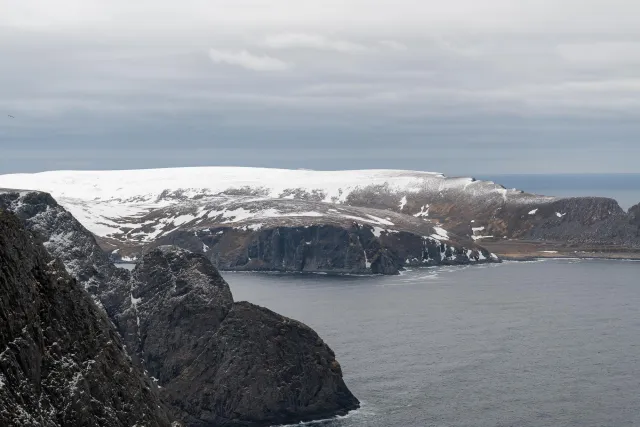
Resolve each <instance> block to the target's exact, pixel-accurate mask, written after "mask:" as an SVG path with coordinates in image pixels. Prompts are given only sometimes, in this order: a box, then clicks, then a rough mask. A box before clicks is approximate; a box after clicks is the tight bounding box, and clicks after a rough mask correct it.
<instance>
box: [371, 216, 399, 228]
mask: <svg viewBox="0 0 640 427" xmlns="http://www.w3.org/2000/svg"><path fill="white" fill-rule="evenodd" d="M367 216H368V217H369V218H371V219H372V220H374V221H377V222H378V224H383V225H391V226H393V225H395V224H394V223H393V222H391V221H389V220H387V219H383V218H380V217H377V216H374V215H369V214H367Z"/></svg>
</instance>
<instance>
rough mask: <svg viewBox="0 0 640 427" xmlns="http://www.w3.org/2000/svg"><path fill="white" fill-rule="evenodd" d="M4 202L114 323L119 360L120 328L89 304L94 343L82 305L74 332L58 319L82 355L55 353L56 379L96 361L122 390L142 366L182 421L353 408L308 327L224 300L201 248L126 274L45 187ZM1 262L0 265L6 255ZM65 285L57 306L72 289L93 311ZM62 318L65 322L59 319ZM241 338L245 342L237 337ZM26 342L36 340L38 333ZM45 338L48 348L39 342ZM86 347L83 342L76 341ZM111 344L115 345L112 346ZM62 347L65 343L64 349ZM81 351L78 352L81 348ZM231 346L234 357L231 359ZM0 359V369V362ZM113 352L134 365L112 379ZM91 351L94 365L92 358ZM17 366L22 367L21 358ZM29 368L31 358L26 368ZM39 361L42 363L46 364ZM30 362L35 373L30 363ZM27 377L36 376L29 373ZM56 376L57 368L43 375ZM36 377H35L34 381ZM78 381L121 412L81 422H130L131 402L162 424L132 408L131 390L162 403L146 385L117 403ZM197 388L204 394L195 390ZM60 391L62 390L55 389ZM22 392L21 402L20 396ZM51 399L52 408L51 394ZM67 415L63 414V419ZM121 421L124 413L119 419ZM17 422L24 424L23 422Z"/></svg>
mask: <svg viewBox="0 0 640 427" xmlns="http://www.w3.org/2000/svg"><path fill="white" fill-rule="evenodd" d="M2 208H5V209H10V210H13V211H15V212H16V213H17V214H18V215H19V216H20V219H21V220H22V221H23V223H24V225H26V226H27V228H29V230H31V231H32V233H33V235H34V236H35V237H34V238H33V242H43V243H44V245H45V246H46V248H47V250H49V252H51V253H52V254H53V255H55V256H56V257H59V258H60V259H61V260H63V261H64V266H66V269H67V270H68V271H69V273H71V275H72V276H74V277H75V278H76V279H77V280H78V283H79V284H82V285H84V287H85V288H86V289H87V290H88V291H89V292H90V293H92V296H93V298H94V300H95V301H96V302H97V303H99V304H101V307H102V308H103V309H104V311H105V313H107V314H108V315H109V316H110V318H111V320H112V321H113V322H114V324H115V325H116V326H117V329H118V332H120V334H121V336H122V337H123V338H122V340H123V341H124V344H126V348H127V349H128V350H129V352H130V356H131V357H132V360H133V361H130V360H128V359H127V358H126V356H125V353H124V351H123V348H124V347H123V346H122V345H121V344H120V337H119V336H118V335H117V333H116V332H115V329H114V328H113V327H111V326H109V325H110V324H109V321H108V319H107V317H106V315H105V314H104V313H102V314H100V313H98V316H99V318H100V319H101V322H103V323H104V324H102V323H100V325H98V326H96V325H93V323H90V324H91V325H93V330H94V332H96V334H98V337H97V338H94V339H93V341H91V340H87V339H85V338H82V339H81V337H80V335H78V334H81V333H83V331H85V329H86V328H88V327H89V326H87V327H85V326H84V325H85V324H84V323H83V322H91V321H92V320H91V319H92V316H93V314H91V313H88V311H87V310H89V309H88V308H87V309H86V310H85V312H83V313H84V314H83V315H81V316H80V317H79V318H77V319H76V317H73V319H75V320H76V321H77V322H79V325H78V329H77V330H75V329H73V333H72V332H71V329H70V328H71V327H70V325H71V321H70V320H69V319H66V318H65V319H62V320H63V321H61V322H60V323H59V325H60V327H61V328H62V331H65V330H66V331H67V333H69V334H71V333H72V337H74V339H75V340H76V341H77V343H76V344H75V347H73V346H72V347H71V348H73V350H75V349H76V347H78V346H80V347H81V348H82V349H83V350H82V351H83V352H84V353H83V352H79V353H75V356H73V358H69V357H71V356H69V357H67V359H63V361H64V363H71V362H73V364H71V365H68V366H69V367H70V368H69V370H68V372H67V371H66V370H65V369H66V366H67V365H64V366H61V367H60V375H68V376H70V377H68V376H65V377H64V378H75V376H74V375H76V372H80V371H81V370H83V369H84V371H82V372H85V371H86V372H88V373H89V374H91V373H92V372H94V371H93V369H89V368H91V367H92V366H93V367H96V368H99V371H98V373H97V374H96V375H97V376H96V377H95V378H99V379H100V380H101V381H105V384H108V382H107V379H108V378H109V376H110V375H113V377H114V381H116V382H117V383H118V384H124V386H126V387H128V388H127V390H129V388H130V389H131V390H133V389H135V387H134V386H135V384H134V385H133V386H131V385H130V384H129V382H130V381H133V382H134V383H135V381H143V382H144V381H146V380H145V377H144V376H143V374H142V373H141V372H140V368H143V369H144V370H146V371H147V372H148V374H149V375H150V376H152V377H154V378H153V379H154V380H155V381H156V382H157V383H158V385H160V386H161V387H163V388H162V389H161V397H164V399H162V400H163V401H164V402H168V403H170V404H171V405H172V409H171V410H172V411H173V412H174V413H175V414H176V415H177V417H176V418H177V419H183V418H184V419H185V420H187V421H188V422H189V424H190V425H225V424H226V425H234V424H236V425H266V424H269V423H271V422H285V421H286V422H297V421H301V420H309V419H314V418H316V417H329V416H332V415H337V414H344V413H346V412H347V411H349V410H350V409H354V408H356V407H357V406H358V401H357V399H355V397H353V395H351V393H350V392H349V391H348V389H347V387H346V385H345V384H344V382H343V381H342V375H341V372H340V369H339V365H338V362H337V361H335V356H334V355H333V353H332V352H331V350H330V349H329V348H328V347H327V346H326V345H325V344H324V343H323V342H322V340H321V339H320V338H319V337H318V336H317V334H315V332H313V331H312V330H311V329H309V328H308V327H306V326H304V325H302V324H300V323H298V322H295V321H293V320H289V319H286V318H284V317H282V316H279V315H277V314H275V313H271V312H269V311H268V310H265V309H261V308H259V307H255V306H251V305H247V304H233V298H232V296H231V292H230V290H229V286H228V285H227V283H226V282H225V281H224V280H223V279H222V277H221V276H220V274H219V273H218V272H217V270H216V269H215V268H214V266H213V265H212V264H211V262H210V261H209V260H208V259H207V258H206V257H204V256H203V255H201V254H194V253H190V252H189V251H186V250H181V249H177V248H166V247H163V248H157V249H154V250H150V251H149V252H148V253H147V255H146V256H145V257H144V259H143V260H142V261H141V262H140V263H139V265H138V266H137V268H136V270H135V271H134V273H133V274H132V275H129V273H128V272H125V271H123V270H121V269H118V268H116V267H115V266H113V264H112V263H111V262H110V261H109V259H108V257H107V255H106V254H105V253H104V252H103V251H101V250H100V249H99V248H98V246H97V243H96V241H95V239H94V237H93V235H92V234H91V233H90V232H89V231H87V230H86V229H85V228H84V227H82V226H81V225H80V224H79V223H78V221H76V219H75V218H74V217H73V216H72V215H70V214H69V213H68V212H67V211H66V210H64V209H63V208H62V207H61V206H59V205H58V204H57V203H56V202H55V200H53V199H52V198H51V197H50V196H49V195H47V194H45V193H39V192H24V191H5V192H0V209H2ZM33 244H35V243H33ZM42 251H43V250H41V252H42ZM24 253H28V252H24ZM45 255H46V254H45ZM43 256H44V255H43ZM47 260H48V258H47ZM43 262H44V261H43ZM47 262H49V261H47ZM45 264H46V263H45ZM1 265H3V266H4V265H5V262H4V260H2V264H1ZM51 265H55V266H56V267H55V268H57V270H58V271H59V272H60V274H65V273H64V266H63V265H62V264H54V263H52V264H51ZM3 273H4V271H3ZM65 277H66V279H65V280H68V281H71V282H73V280H72V279H71V278H69V277H68V276H66V274H65ZM65 283H66V282H65ZM73 283H74V285H75V282H73ZM74 289H75V288H74ZM51 292H54V291H51ZM74 292H76V293H79V294H81V295H82V296H83V298H84V302H81V303H78V301H76V299H77V295H75V294H73V295H67V294H65V293H64V292H62V291H61V290H59V289H57V288H56V289H55V292H54V295H53V296H55V298H56V301H60V302H61V303H63V302H64V301H66V299H67V298H69V299H71V300H72V301H73V302H74V305H78V306H79V307H80V308H82V307H84V305H86V304H89V305H90V306H91V307H93V310H94V311H96V310H98V308H97V307H96V306H95V305H93V304H92V303H91V301H90V300H89V299H90V297H89V296H88V295H87V293H86V292H85V291H84V290H82V289H81V288H79V287H77V289H75V291H74ZM7 295H11V294H9V293H7ZM10 298H12V299H11V300H9V302H8V303H7V304H10V305H12V304H14V303H15V298H13V297H10ZM83 304H84V305H83ZM36 307H38V306H37V305H36ZM25 310H26V308H25ZM35 310H36V311H37V310H38V308H35ZM6 313H7V312H5V311H4V306H0V319H2V320H4V318H8V317H3V316H9V315H8V314H6ZM68 320H69V323H65V322H67V321H68ZM20 325H22V323H21V324H19V325H17V326H16V327H15V328H18V329H19V327H21V326H20ZM274 325H275V326H274ZM101 327H107V328H108V331H102V332H101V329H100V328H101ZM15 328H14V329H15ZM65 328H66V329H65ZM236 328H238V329H236ZM12 330H13V329H12ZM54 330H55V328H54ZM1 331H2V329H1V328H0V345H4V344H5V341H3V340H4V339H5V338H4V335H1V333H2V332H1ZM287 331H288V332H287ZM61 333H62V332H61ZM238 334H240V335H238ZM240 336H242V337H246V338H247V340H248V341H247V342H244V339H243V340H239V339H237V338H238V337H240ZM13 337H14V335H7V340H8V341H7V342H9V341H11V340H14V339H15V338H13ZM38 337H39V335H36V338H38ZM53 337H54V338H52V339H54V340H56V341H60V339H58V338H57V337H58V335H53ZM272 338H273V341H272ZM38 339H40V338H38ZM96 340H97V341H96ZM33 341H34V342H36V343H38V342H39V341H38V340H37V339H33ZM40 341H42V340H41V339H40ZM85 341H86V342H85ZM78 343H79V344H78ZM249 343H250V345H249ZM49 344H50V346H51V347H52V349H53V350H48V349H47V347H46V346H48V345H49ZM44 345H45V347H42V348H44V350H43V351H44V353H45V354H46V353H47V352H50V353H52V354H58V353H59V352H58V350H57V348H58V346H62V344H61V343H58V344H54V343H50V342H48V341H45V344H44ZM87 346H89V347H90V348H89V349H88V350H86V349H84V348H85V347H87ZM98 346H104V347H105V348H106V350H105V352H104V354H103V353H100V354H99V355H94V354H93V353H91V351H93V350H94V349H95V348H96V347H98ZM110 346H115V347H116V348H115V349H113V350H111V347H110ZM69 348H70V347H69V346H66V347H65V346H62V350H64V351H66V350H68V349H69ZM107 350H108V351H107ZM70 351H71V350H70ZM118 352H119V353H118ZM85 353H86V354H87V357H84V356H83V355H84V354H85ZM113 353H116V354H115V355H114V354H113ZM3 354H4V353H3ZM267 354H277V355H278V358H275V357H269V358H264V356H265V355H267ZM239 355H242V357H236V356H239ZM76 356H77V357H76ZM1 357H2V356H0V368H3V367H4V365H3V359H2V358H1ZM21 357H22V356H21ZM119 357H124V358H125V362H126V363H127V366H126V372H131V374H130V376H131V378H121V377H120V375H119V374H117V373H116V370H119V369H120V365H121V361H120V359H119ZM36 359H37V357H36ZM45 359H46V358H45ZM45 359H43V360H45ZM21 360H22V359H21ZM69 360H70V361H71V362H69ZM91 360H95V361H96V362H90V361H91ZM16 363H18V365H20V366H23V365H25V363H23V362H16ZM14 364H15V363H14ZM31 365H32V364H31V362H29V363H27V364H26V365H25V366H27V367H28V366H31ZM76 365H77V369H76ZM105 365H113V366H112V368H113V369H111V370H110V369H109V368H110V367H109V366H105ZM43 366H44V365H43ZM87 366H89V368H87ZM25 369H27V368H25ZM38 369H39V370H40V372H45V370H44V369H45V368H41V367H40V368H38ZM47 369H48V368H47ZM224 369H228V373H229V375H231V374H232V373H233V374H232V375H231V376H225V375H226V374H225V371H224ZM263 370H264V372H262V371H263ZM27 371H28V372H31V373H32V368H28V369H27ZM47 372H48V371H47ZM117 372H120V371H117ZM194 373H198V374H197V376H195V377H194ZM257 373H260V375H259V378H258V377H256V375H257ZM89 374H87V375H89ZM98 374H100V375H103V376H100V375H98ZM2 375H4V374H2ZM25 375H26V374H25ZM28 375H31V376H30V378H31V377H33V375H32V374H28ZM54 377H55V375H54V376H52V378H54ZM7 378H8V377H7ZM12 378H13V377H12ZM89 378H90V379H93V378H94V377H89ZM0 380H2V384H11V387H12V388H13V386H14V384H15V382H11V383H9V382H8V380H6V379H5V378H4V377H0ZM256 380H259V381H256ZM289 380H291V381H289ZM12 381H13V380H12ZM87 381H89V380H87ZM254 382H255V383H256V384H259V387H260V388H259V390H260V393H261V396H260V397H258V396H257V395H256V394H255V390H252V389H250V388H248V384H253V383H254ZM33 384H43V383H42V381H41V382H37V381H36V380H34V381H33ZM82 384H84V383H82ZM146 386H147V385H145V386H144V387H146ZM2 387H3V386H0V396H3V395H2V393H3V388H2ZM38 387H39V386H38ZM87 387H89V389H90V390H89V391H91V393H94V389H96V390H97V391H95V393H98V394H96V395H95V396H98V397H96V400H100V399H102V398H104V399H106V401H107V403H106V404H105V407H106V408H109V406H108V405H109V402H114V403H113V404H112V406H113V407H114V408H117V409H114V411H115V412H114V413H115V414H116V415H114V416H116V417H118V416H119V417H120V418H118V419H117V420H116V419H115V418H113V417H111V418H109V417H108V416H107V415H105V416H104V419H105V420H107V421H104V423H103V421H101V420H98V421H96V422H95V423H94V422H93V421H92V420H91V419H90V420H89V421H88V422H87V423H85V424H84V425H114V426H119V425H133V424H135V422H131V423H128V420H129V419H133V418H131V417H132V415H131V414H129V415H127V411H129V410H131V411H137V412H135V414H137V415H139V416H140V417H145V416H146V417H147V418H138V419H140V420H146V421H145V422H144V423H143V424H140V425H149V426H151V425H163V424H162V423H161V422H160V421H162V422H164V421H165V420H158V421H154V419H153V417H152V415H149V416H147V415H146V414H149V411H147V410H146V409H145V408H146V407H141V408H140V407H138V406H136V405H138V402H139V400H140V399H146V400H145V401H146V403H148V404H149V408H156V407H157V406H158V405H160V403H159V402H158V398H157V396H155V394H153V393H154V391H153V387H151V388H150V389H147V388H144V387H143V389H142V391H140V395H139V396H138V395H135V396H129V394H127V392H123V393H124V394H122V395H123V396H124V397H125V398H127V399H128V400H127V401H126V402H124V403H122V404H121V403H120V402H119V401H118V400H117V398H116V397H113V396H112V395H111V394H108V393H107V394H99V393H102V391H100V389H99V388H97V386H95V385H93V383H91V382H90V383H89V386H87ZM36 388H37V387H36ZM110 390H111V389H110ZM195 390H201V391H203V393H204V394H203V395H200V394H199V393H198V392H196V391H195ZM145 393H146V394H145ZM149 393H150V394H149ZM24 396H29V399H30V398H31V396H32V395H31V394H28V393H27V394H24ZM33 396H35V395H33ZM82 396H84V397H83V398H87V396H93V395H92V394H90V393H89V394H88V393H87V392H86V389H85V393H84V394H83V395H82ZM207 396H209V397H211V399H210V398H209V397H207ZM4 398H5V397H0V399H4ZM62 398H65V397H64V393H62V397H61V399H62ZM6 399H7V400H0V408H2V407H3V405H4V402H5V401H6V402H7V404H12V403H13V402H15V401H16V400H15V397H11V399H14V400H9V397H6ZM21 399H23V400H24V399H26V398H24V397H23V398H21ZM48 399H49V398H48ZM50 399H52V398H50ZM23 400H21V401H19V402H18V403H19V404H22V405H28V403H24V402H23ZM125 400H126V399H125ZM52 401H53V402H55V404H56V405H57V403H58V401H54V400H52ZM65 402H66V401H65ZM251 402H253V404H252V403H251ZM85 403H86V402H85ZM96 405H97V403H96V402H94V401H91V400H89V402H88V403H87V407H88V408H93V407H94V406H96ZM160 406H162V405H160ZM42 408H49V410H50V411H49V412H50V413H51V414H57V412H56V411H58V410H59V408H60V407H59V406H55V407H53V408H52V407H47V406H42ZM24 410H25V411H26V412H27V413H31V412H29V411H30V410H31V407H24ZM91 410H93V409H91ZM118 411H120V412H122V414H121V413H120V412H118ZM43 416H45V415H43ZM56 416H58V415H56ZM60 416H62V415H60ZM127 417H129V418H127ZM67 419H68V420H72V421H69V422H66V421H64V420H67ZM120 419H123V420H125V421H126V422H121V421H118V420H120ZM114 420H115V421H114ZM212 420H215V421H212ZM2 421H3V419H2V418H1V415H0V425H4V424H2ZM75 421H76V419H75V418H74V419H71V418H66V419H63V421H60V422H58V421H56V422H58V424H55V423H49V424H47V423H44V425H54V426H55V425H83V424H82V422H80V423H76V422H75ZM212 422H215V423H214V424H212ZM154 423H155V424H154ZM8 425H11V424H8ZM19 425H30V424H29V423H28V422H27V423H26V424H19Z"/></svg>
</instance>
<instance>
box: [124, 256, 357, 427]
mask: <svg viewBox="0 0 640 427" xmlns="http://www.w3.org/2000/svg"><path fill="white" fill-rule="evenodd" d="M132 283H133V284H132V297H131V301H132V303H131V308H130V310H128V311H127V313H125V314H124V315H123V318H129V319H130V321H128V322H127V325H129V327H131V328H134V329H135V333H127V334H126V336H127V337H129V338H130V339H132V342H128V343H127V346H128V347H130V348H136V349H137V353H138V354H139V355H140V358H141V360H142V361H143V363H144V365H145V368H146V369H147V370H148V372H149V374H150V375H152V376H153V377H154V378H155V379H156V380H157V381H158V384H159V385H160V386H161V387H162V389H161V392H162V396H164V397H165V399H166V401H167V402H168V403H170V404H171V406H172V407H173V408H174V409H175V415H176V416H177V417H178V418H180V419H182V420H184V421H185V422H186V423H187V424H188V425H193V426H201V425H202V426H226V425H238V426H240V425H243V426H245V425H256V426H257V425H270V424H274V423H276V424H277V423H290V422H298V421H305V420H312V419H317V418H325V417H331V416H334V415H341V414H345V413H346V412H348V411H349V410H351V409H355V408H357V407H358V405H359V403H358V400H357V399H356V398H355V397H354V396H353V395H352V394H351V392H349V390H348V389H347V387H346V385H345V384H344V381H343V380H342V372H341V371H340V365H339V364H338V362H337V361H336V360H335V355H334V353H333V352H332V351H331V349H330V348H329V347H328V346H327V345H326V344H324V342H323V341H322V340H321V339H320V337H319V336H318V335H317V334H316V333H315V332H314V331H313V330H311V329H310V328H308V327H307V326H305V325H303V324H301V323H299V322H296V321H294V320H290V319H287V318H285V317H283V316H280V315H278V314H276V313H273V312H271V311H269V310H266V309H264V308H260V307H257V306H254V305H251V304H247V303H237V304H233V298H232V296H231V292H230V290H229V286H228V284H227V283H226V282H225V281H224V280H223V279H222V277H221V276H220V275H219V274H218V272H217V271H216V269H215V268H214V267H213V265H212V264H211V262H210V261H209V260H208V259H207V258H205V257H204V256H203V255H201V254H195V253H191V252H188V251H185V250H183V249H179V248H175V247H161V248H157V249H155V250H152V251H151V252H149V253H148V254H147V255H145V257H144V258H143V259H142V260H141V261H140V262H139V263H138V265H137V267H136V269H135V270H134V272H133V282H132Z"/></svg>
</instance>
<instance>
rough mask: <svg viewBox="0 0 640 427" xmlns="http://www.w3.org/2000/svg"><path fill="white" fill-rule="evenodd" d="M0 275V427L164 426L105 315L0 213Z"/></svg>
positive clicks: (158, 409)
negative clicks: (0, 426)
mask: <svg viewBox="0 0 640 427" xmlns="http://www.w3.org/2000/svg"><path fill="white" fill-rule="evenodd" d="M0 268H1V271H0V349H2V352H1V353H0V425H3V426H70V425H74V426H81V425H82V426H127V427H128V426H132V425H147V426H169V419H168V417H167V416H166V414H165V412H164V410H163V409H162V407H163V405H162V403H161V402H160V400H159V398H158V395H157V394H156V391H155V387H154V386H152V385H151V384H150V383H149V382H148V380H147V379H146V378H145V376H144V374H143V373H142V372H141V371H140V370H139V369H138V368H137V367H136V366H135V365H134V364H132V362H131V361H130V360H129V358H128V356H127V355H126V353H125V351H124V349H123V346H122V343H121V340H120V337H119V336H118V333H117V332H116V331H115V329H114V328H113V327H112V326H111V324H110V322H109V320H108V319H107V318H106V316H105V315H104V313H103V312H102V311H101V310H100V309H98V307H97V306H96V305H95V304H94V303H93V301H92V300H91V298H90V297H89V295H88V294H87V293H86V292H85V291H84V290H83V289H82V288H81V287H80V286H79V285H78V283H77V282H76V280H75V279H73V278H72V277H70V276H69V275H68V274H67V272H66V271H65V267H64V265H63V264H62V263H60V262H59V261H56V260H53V259H51V258H50V256H49V255H48V253H47V252H46V251H45V249H44V247H43V246H42V245H41V244H39V243H38V242H37V240H36V239H34V237H33V236H32V235H31V234H30V233H29V232H27V231H26V230H24V228H23V226H22V224H21V223H20V221H19V220H18V219H17V218H16V217H15V216H13V215H11V214H9V213H7V212H6V211H3V210H0Z"/></svg>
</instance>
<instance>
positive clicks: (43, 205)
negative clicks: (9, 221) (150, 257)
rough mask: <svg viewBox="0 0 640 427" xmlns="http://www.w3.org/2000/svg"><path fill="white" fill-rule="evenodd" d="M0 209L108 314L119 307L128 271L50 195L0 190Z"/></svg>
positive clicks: (126, 285) (125, 287)
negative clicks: (10, 214)
mask: <svg viewBox="0 0 640 427" xmlns="http://www.w3.org/2000/svg"><path fill="white" fill-rule="evenodd" d="M0 209H5V210H8V211H10V212H13V213H14V214H15V215H16V216H18V218H20V219H21V220H22V221H23V223H24V225H25V227H26V228H27V229H28V230H30V231H31V232H33V233H34V234H35V235H36V236H37V237H38V239H39V240H41V241H42V243H43V244H44V246H45V248H46V249H47V251H48V252H49V253H50V254H51V255H52V256H53V257H54V258H57V259H59V260H61V261H62V262H63V263H64V265H65V267H66V268H67V271H68V272H69V273H70V274H71V275H72V276H73V277H75V278H76V279H77V280H78V282H79V283H80V284H82V286H84V288H85V289H86V290H87V291H88V292H89V294H90V295H91V296H93V297H94V300H95V301H96V303H98V304H99V305H100V306H102V307H103V308H104V309H105V310H106V311H107V313H108V314H109V315H110V316H111V317H113V316H115V315H116V314H117V312H118V311H120V310H121V309H120V307H121V305H122V303H123V301H124V300H126V299H127V298H128V295H129V284H128V281H129V274H128V272H127V271H125V270H123V269H119V268H116V267H115V266H114V265H113V263H112V262H111V261H110V260H109V257H108V256H107V255H106V254H105V253H104V251H102V250H100V247H99V246H98V245H97V243H96V240H95V237H94V236H93V235H92V234H91V232H89V231H88V230H87V229H86V228H85V227H84V226H82V224H80V222H78V220H77V219H76V218H74V217H73V215H71V214H70V213H69V212H68V211H67V210H66V209H64V208H63V207H62V206H60V205H59V204H58V203H57V202H56V201H55V200H54V199H53V197H51V195H49V194H47V193H42V192H39V191H17V190H0Z"/></svg>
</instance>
